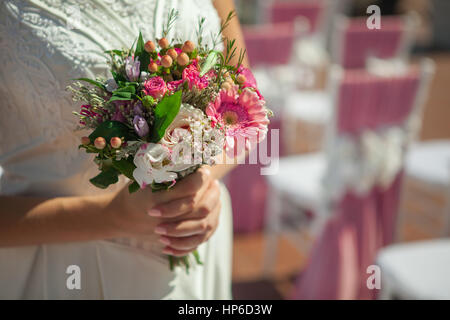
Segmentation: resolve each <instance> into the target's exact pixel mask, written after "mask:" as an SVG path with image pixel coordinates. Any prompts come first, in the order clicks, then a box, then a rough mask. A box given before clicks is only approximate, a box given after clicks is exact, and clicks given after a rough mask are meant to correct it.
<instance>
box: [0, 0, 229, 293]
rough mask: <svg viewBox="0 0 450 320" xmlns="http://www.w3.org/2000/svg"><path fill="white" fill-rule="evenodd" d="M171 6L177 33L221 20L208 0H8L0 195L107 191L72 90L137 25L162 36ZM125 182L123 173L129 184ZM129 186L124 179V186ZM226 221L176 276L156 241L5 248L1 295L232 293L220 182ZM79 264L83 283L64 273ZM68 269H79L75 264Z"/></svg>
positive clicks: (129, 38) (2, 23)
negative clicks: (87, 149) (97, 183)
mask: <svg viewBox="0 0 450 320" xmlns="http://www.w3.org/2000/svg"><path fill="white" fill-rule="evenodd" d="M171 8H174V9H177V10H178V11H179V13H180V18H179V19H178V20H177V21H176V23H175V25H174V27H173V29H172V30H171V32H170V33H169V38H170V37H176V38H181V39H193V40H195V39H196V37H195V30H196V26H197V21H198V18H199V17H205V18H206V25H205V35H209V34H210V32H213V33H215V32H216V31H217V30H218V28H219V24H220V21H219V18H218V15H217V12H216V11H215V9H214V7H213V5H212V3H211V0H165V1H157V0H76V1H75V0H67V1H66V0H64V1H63V0H3V1H2V2H1V3H0V61H1V63H2V66H1V68H0V97H1V100H0V110H1V116H0V166H1V167H2V169H3V171H4V172H3V175H2V176H1V179H0V193H1V194H2V195H30V196H32V195H33V196H46V197H53V196H76V195H86V194H89V195H92V194H98V193H99V192H101V191H100V190H99V189H96V188H95V187H93V186H91V185H90V184H89V181H88V180H89V178H90V177H93V176H94V175H95V172H96V171H97V169H96V168H95V165H94V164H93V163H92V159H91V158H90V157H89V156H88V155H86V154H85V153H84V152H80V151H78V149H77V145H78V144H79V139H80V136H82V135H85V134H86V133H85V132H84V133H83V132H78V133H75V132H74V131H73V129H74V127H75V124H76V118H75V117H74V116H73V115H72V113H71V112H72V110H77V108H79V106H78V105H77V104H76V103H73V102H72V101H71V98H70V95H69V94H68V92H66V91H65V87H66V86H67V85H68V84H69V83H70V79H72V78H77V77H94V76H95V75H98V74H103V75H106V73H107V69H108V68H107V65H106V58H105V56H104V54H103V51H104V50H108V49H113V48H121V47H131V45H132V43H133V40H134V39H135V38H136V36H137V34H138V32H139V31H142V33H143V35H144V38H147V39H154V38H155V37H159V36H161V30H162V26H163V24H164V22H165V21H166V20H167V14H168V12H169V10H170V9H171ZM121 183H122V185H123V183H124V181H121ZM116 187H120V185H118V186H116ZM222 198H223V199H222V202H223V205H222V207H223V212H222V213H221V221H220V223H219V227H218V229H217V231H216V233H215V234H214V235H213V237H212V238H211V239H210V241H208V242H207V243H205V244H203V245H201V246H200V247H199V252H200V255H201V256H202V259H203V260H204V266H198V267H195V269H194V270H191V272H190V274H189V275H186V274H185V272H184V271H183V270H181V269H177V270H176V271H175V272H171V271H169V269H168V263H167V261H166V258H165V257H164V256H162V255H161V254H160V253H159V252H160V250H159V249H160V248H159V247H158V245H156V244H155V242H145V241H143V240H140V239H112V240H105V241H91V242H83V243H67V244H56V245H39V246H28V247H17V248H2V249H0V299H5V298H6V299H117V298H125V299H127V298H136V299H228V298H230V289H231V287H230V284H231V241H232V230H231V212H230V200H229V198H228V193H227V192H226V189H224V188H222ZM71 265H76V266H78V267H79V268H80V271H81V289H80V290H78V289H73V290H70V289H69V288H68V287H67V285H66V282H67V279H68V277H69V276H70V275H71V274H72V273H69V274H68V273H66V271H68V267H69V266H71ZM69 271H70V268H69Z"/></svg>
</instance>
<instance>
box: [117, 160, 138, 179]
mask: <svg viewBox="0 0 450 320" xmlns="http://www.w3.org/2000/svg"><path fill="white" fill-rule="evenodd" d="M112 166H113V167H114V168H115V169H116V170H118V171H119V172H120V173H121V174H123V175H124V176H125V177H127V178H129V179H131V180H133V179H134V178H133V171H134V169H136V166H135V165H134V163H133V160H132V159H131V158H130V160H128V159H122V160H115V159H113V161H112Z"/></svg>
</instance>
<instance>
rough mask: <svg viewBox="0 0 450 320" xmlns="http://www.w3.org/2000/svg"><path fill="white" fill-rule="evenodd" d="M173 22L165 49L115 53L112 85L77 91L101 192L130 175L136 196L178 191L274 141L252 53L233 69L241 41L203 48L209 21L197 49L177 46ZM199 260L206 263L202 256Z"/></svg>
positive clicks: (150, 45) (148, 45)
mask: <svg viewBox="0 0 450 320" xmlns="http://www.w3.org/2000/svg"><path fill="white" fill-rule="evenodd" d="M171 15H173V13H171ZM231 17H232V15H231V14H230V15H229V17H228V18H229V19H231ZM229 19H227V21H225V23H224V24H223V25H222V29H221V31H222V30H223V28H225V27H226V25H227V23H228V21H229ZM172 20H173V17H170V19H169V22H168V25H167V26H166V28H165V31H163V37H162V38H160V39H158V40H157V41H151V40H149V41H147V42H145V41H144V39H143V37H142V34H139V36H138V38H137V40H136V41H135V43H134V44H133V46H132V48H131V49H124V50H111V51H107V52H106V53H107V54H108V56H109V61H110V67H111V69H110V71H111V75H112V77H111V78H110V79H102V78H96V79H95V80H94V79H88V78H80V79H75V80H77V82H75V83H74V85H72V86H71V87H69V89H70V90H71V91H72V94H73V98H74V100H75V101H82V102H83V103H84V104H83V105H82V106H81V111H79V112H74V113H75V114H76V115H77V116H78V117H79V128H80V129H89V130H92V132H91V133H90V135H89V136H85V137H83V138H82V139H81V145H80V146H79V147H80V148H82V149H85V151H86V152H88V153H93V154H95V159H94V162H95V163H96V164H97V165H98V168H99V170H100V172H99V174H98V175H97V176H95V177H93V178H92V179H91V180H90V182H91V183H92V184H93V185H95V186H97V187H99V188H107V187H108V186H109V185H111V184H114V183H116V182H118V178H119V176H120V175H124V176H126V177H127V178H129V179H130V180H131V182H132V183H130V185H129V192H130V193H131V192H135V191H137V190H139V189H140V188H146V187H148V188H151V189H152V190H153V191H159V190H166V189H170V188H171V187H172V186H174V185H175V184H176V183H177V181H179V180H180V179H182V178H183V177H185V176H187V175H189V174H191V173H193V172H194V171H195V170H196V169H198V168H199V167H200V166H201V165H203V164H207V165H213V164H215V163H216V162H217V161H218V157H219V156H220V155H221V153H222V151H224V150H225V152H226V153H227V154H228V155H229V156H231V157H236V156H238V155H239V154H241V152H243V151H245V150H248V149H250V148H251V147H252V146H254V145H255V144H256V143H258V142H260V141H261V140H262V139H263V138H264V137H265V135H266V132H267V126H268V123H269V120H268V115H269V110H268V109H267V108H266V107H265V101H264V98H263V97H262V96H261V94H260V93H259V91H258V89H257V87H256V82H255V79H254V77H253V75H252V74H251V72H250V71H249V70H248V69H246V68H244V67H242V66H241V62H242V59H243V57H244V54H245V52H242V51H241V52H240V53H239V59H238V61H239V62H238V64H237V65H230V64H229V63H230V61H231V59H233V57H234V56H235V55H236V48H235V42H234V40H232V41H228V42H227V48H226V53H225V54H223V53H222V52H219V51H216V50H214V48H211V49H210V48H208V46H206V45H205V46H204V45H202V36H201V29H202V23H203V22H202V21H200V22H199V32H198V33H197V35H198V39H197V44H194V42H192V41H189V40H188V41H177V40H174V41H172V42H170V41H168V40H167V39H166V37H165V36H166V35H167V32H168V30H169V28H170V23H171V21H172ZM217 39H220V40H222V38H221V37H220V34H219V35H218V38H217ZM194 257H195V260H196V261H197V263H201V261H200V259H199V256H198V253H197V252H194ZM169 258H170V259H169V261H170V265H171V268H173V266H174V265H178V264H180V263H182V264H184V266H186V268H188V267H189V260H188V257H184V258H175V257H169Z"/></svg>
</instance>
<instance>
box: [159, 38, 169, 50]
mask: <svg viewBox="0 0 450 320" xmlns="http://www.w3.org/2000/svg"><path fill="white" fill-rule="evenodd" d="M158 44H159V46H160V47H161V48H163V49H167V48H168V47H169V40H167V39H166V38H161V39H159V41H158Z"/></svg>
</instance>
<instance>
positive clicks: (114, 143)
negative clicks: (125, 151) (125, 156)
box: [109, 137, 122, 149]
mask: <svg viewBox="0 0 450 320" xmlns="http://www.w3.org/2000/svg"><path fill="white" fill-rule="evenodd" d="M109 143H110V144H111V147H113V148H114V149H118V148H120V146H121V145H122V140H121V139H120V138H119V137H112V138H111V141H110V142H109Z"/></svg>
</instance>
